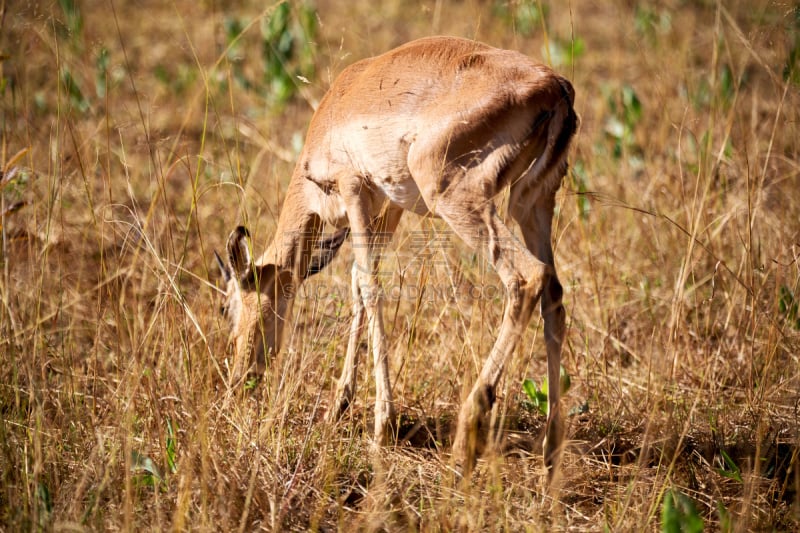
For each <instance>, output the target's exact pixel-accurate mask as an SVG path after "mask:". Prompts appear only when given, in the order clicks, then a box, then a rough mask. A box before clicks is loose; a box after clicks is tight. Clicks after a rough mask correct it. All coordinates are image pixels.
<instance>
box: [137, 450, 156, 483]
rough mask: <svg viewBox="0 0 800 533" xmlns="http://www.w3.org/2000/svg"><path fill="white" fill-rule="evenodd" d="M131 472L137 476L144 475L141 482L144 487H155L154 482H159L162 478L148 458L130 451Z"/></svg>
mask: <svg viewBox="0 0 800 533" xmlns="http://www.w3.org/2000/svg"><path fill="white" fill-rule="evenodd" d="M131 471H132V472H134V473H137V474H141V473H144V474H145V475H144V477H143V480H144V482H145V484H146V485H149V486H152V485H155V482H156V481H158V482H161V481H163V480H164V478H163V477H162V476H161V471H160V470H159V469H158V467H157V466H156V464H155V463H154V462H153V460H152V459H150V458H149V457H148V456H146V455H144V454H141V453H139V452H137V451H136V450H132V451H131Z"/></svg>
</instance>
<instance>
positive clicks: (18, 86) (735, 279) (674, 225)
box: [0, 0, 800, 531]
mask: <svg viewBox="0 0 800 533" xmlns="http://www.w3.org/2000/svg"><path fill="white" fill-rule="evenodd" d="M432 34H451V35H459V36H463V37H470V38H475V39H478V40H482V41H485V42H488V43H490V44H493V45H495V46H500V47H506V48H513V49H517V50H520V51H523V52H525V53H527V54H528V55H531V56H534V57H538V58H540V59H541V60H542V61H544V62H546V63H549V64H551V65H553V66H554V67H555V68H556V69H557V70H558V71H559V72H560V73H562V74H563V75H565V76H567V77H569V78H570V79H571V80H572V82H573V84H574V86H575V89H576V93H577V98H576V109H577V111H578V113H579V114H580V115H581V119H582V121H581V127H580V130H579V133H578V135H577V136H576V141H575V146H574V148H573V152H572V157H571V160H572V166H571V169H570V172H569V173H568V175H567V177H566V179H565V181H564V184H563V186H562V188H561V191H560V192H559V196H558V202H559V204H558V210H557V215H556V223H555V231H554V243H555V249H556V258H557V259H556V260H557V263H558V266H559V272H560V277H561V280H562V282H563V283H564V286H565V304H566V307H567V315H568V319H567V320H568V335H567V339H566V342H565V347H564V353H563V366H564V380H563V381H564V385H565V388H566V384H567V381H568V382H569V390H568V391H567V393H566V397H565V405H564V409H565V411H568V412H569V415H568V416H567V417H566V420H567V424H566V425H567V436H568V439H569V443H568V447H567V449H566V452H565V454H564V457H563V462H562V465H561V469H560V471H559V473H558V476H557V478H556V480H555V483H554V485H553V486H552V487H551V488H550V489H549V490H547V489H546V488H545V484H544V481H545V475H544V467H543V461H542V458H541V438H542V430H543V421H544V416H543V414H542V411H543V410H544V409H546V395H544V394H543V393H542V392H541V389H542V388H543V387H542V378H543V376H544V374H545V357H544V355H545V351H544V343H543V342H542V338H541V337H542V331H541V323H540V321H538V320H534V322H533V323H532V324H531V326H530V328H529V330H528V331H527V333H526V336H525V339H524V342H523V343H522V347H521V348H520V349H519V351H518V356H517V357H516V359H515V360H514V361H513V363H512V364H511V365H510V367H509V368H507V369H506V375H505V376H506V377H505V379H504V381H503V384H502V387H501V391H500V396H499V401H498V402H497V403H496V404H495V409H494V411H493V422H494V426H493V428H492V430H491V431H490V434H489V435H488V436H487V439H488V442H489V446H488V448H487V450H486V452H485V454H484V456H483V458H482V459H481V461H480V462H479V464H478V468H477V470H476V472H475V473H474V474H473V475H472V476H471V477H470V478H469V479H466V480H459V479H458V478H457V477H456V476H455V475H454V473H453V471H452V469H451V467H450V462H449V461H450V458H449V453H448V452H449V442H450V439H451V426H452V422H453V419H454V417H455V415H456V413H457V409H458V405H459V404H460V402H461V400H462V398H463V397H464V395H465V394H466V393H467V392H468V390H469V387H470V386H471V384H472V380H473V379H474V378H475V376H476V374H477V371H478V369H479V368H480V365H481V363H482V360H483V358H484V356H485V354H486V353H487V350H488V349H489V347H490V346H491V343H492V342H493V340H494V336H495V334H496V328H497V326H498V324H499V322H500V317H501V316H502V311H503V310H502V299H503V293H502V288H501V285H500V284H499V282H498V280H497V278H496V275H495V274H494V273H493V272H492V271H491V269H490V268H488V267H487V266H486V263H485V261H484V260H483V258H481V257H480V256H476V255H475V254H474V253H472V252H471V251H469V250H467V249H465V248H464V247H463V246H462V244H461V243H460V242H459V241H458V239H457V238H456V237H454V236H452V235H451V234H450V232H449V231H448V229H447V228H446V226H444V225H442V224H441V223H440V222H438V221H435V220H428V219H422V218H419V217H416V216H414V215H406V217H405V218H404V220H403V222H402V223H401V228H400V231H399V233H398V234H397V235H396V236H395V238H394V241H393V244H392V246H391V247H390V251H389V252H388V253H386V254H385V256H384V257H383V261H382V263H381V264H382V267H381V279H382V283H383V284H384V287H385V289H386V295H387V305H386V313H385V315H386V323H387V330H388V332H389V334H390V335H391V339H392V341H391V342H392V344H391V354H392V360H391V372H392V379H393V384H394V396H395V398H396V400H397V407H398V411H399V413H400V417H399V420H398V423H397V428H396V439H395V441H394V442H395V443H394V444H393V445H391V446H389V447H386V448H385V449H382V450H381V451H380V452H379V453H378V454H377V455H372V454H371V453H370V434H371V423H370V422H371V421H370V418H371V413H372V409H371V405H372V403H371V398H372V392H371V387H372V385H371V381H370V378H369V376H370V373H371V363H370V362H369V357H362V359H363V360H364V361H365V363H364V364H362V368H361V374H360V377H359V386H360V390H359V391H358V398H357V401H356V402H355V404H354V405H353V406H352V407H351V409H350V411H349V412H348V414H347V416H346V417H345V418H344V419H343V420H342V421H341V422H339V423H337V424H326V423H325V422H324V421H323V417H324V413H325V411H326V409H327V406H328V402H329V401H330V396H331V393H332V391H333V388H334V386H335V380H336V378H337V377H338V372H339V369H340V366H341V360H342V355H343V352H344V348H345V345H346V332H347V329H348V326H349V319H350V312H351V311H350V305H349V262H348V256H349V255H350V254H349V249H348V248H349V246H350V245H349V244H345V247H344V249H343V252H342V253H341V254H340V257H338V258H337V259H336V260H335V261H334V263H333V264H332V265H331V267H330V268H329V269H328V270H326V271H325V272H324V273H322V274H320V275H318V276H317V277H315V278H314V280H313V281H312V282H310V283H309V284H307V285H306V286H304V288H303V290H302V291H301V292H300V293H299V294H298V295H297V302H296V304H295V313H294V318H293V320H292V322H291V323H290V324H289V326H288V329H287V344H288V346H287V348H286V349H284V350H283V352H282V353H280V354H278V355H277V356H276V357H275V358H273V359H272V360H271V361H270V364H269V368H268V371H267V373H266V374H265V376H264V377H263V378H262V379H261V380H251V381H248V382H246V383H244V384H239V385H237V386H235V387H232V386H230V385H229V383H228V378H229V375H230V371H231V369H232V368H233V367H234V366H235V365H236V364H238V363H237V362H236V361H233V360H231V356H232V351H231V350H230V347H229V346H228V343H227V340H228V339H227V330H226V324H225V323H224V321H223V319H222V317H221V316H220V314H219V305H220V294H219V290H218V285H219V279H218V277H219V273H218V272H217V270H216V267H215V266H214V261H213V251H214V249H219V250H222V249H223V248H224V246H225V240H226V238H227V235H228V233H229V232H230V230H231V229H232V228H233V227H234V226H236V225H237V224H241V223H244V224H246V225H247V226H248V227H249V228H250V230H251V233H252V235H253V242H254V247H255V248H256V252H258V251H260V250H261V249H262V248H263V246H264V245H265V243H266V242H267V241H268V239H269V238H270V237H271V236H272V232H273V230H274V227H275V221H276V219H277V215H278V213H279V212H280V206H281V202H282V199H283V194H284V191H285V187H286V184H287V182H288V179H289V175H290V173H291V169H292V163H293V161H294V159H295V157H296V155H297V154H298V152H299V150H300V148H301V146H302V143H303V138H304V130H305V127H306V125H307V123H308V120H309V118H310V116H311V114H312V112H313V109H314V107H315V105H316V104H317V102H318V101H319V100H320V98H321V97H322V95H323V94H324V92H325V90H326V88H327V87H328V86H329V85H330V83H331V81H332V80H333V78H334V77H335V76H336V74H337V73H338V72H340V71H341V70H342V68H343V67H345V66H346V65H348V64H350V63H352V62H353V61H355V60H357V59H359V58H362V57H366V56H370V55H375V54H378V53H381V52H383V51H386V50H388V49H390V48H392V47H393V46H396V45H399V44H401V43H403V42H406V41H408V40H410V39H413V38H417V37H422V36H427V35H432ZM0 61H1V63H0V65H1V66H2V72H1V73H0V170H1V171H2V174H0V201H1V203H0V224H2V228H1V231H2V235H1V239H2V240H1V242H0V244H1V245H2V247H1V250H2V252H1V255H0V302H1V305H0V413H1V414H2V416H0V479H1V480H2V489H1V490H0V524H2V526H0V529H5V530H32V529H46V530H50V529H52V530H104V529H111V530H115V529H125V530H139V529H156V530H160V529H174V530H183V529H192V530H195V529H198V530H233V529H238V530H241V531H249V530H258V529H266V530H308V529H312V530H314V529H319V530H333V529H344V530H353V529H364V530H388V531H394V530H407V529H410V530H416V529H419V530H426V531H430V530H451V529H459V530H470V531H472V530H511V531H518V530H531V531H545V530H547V531H550V530H603V531H641V530H651V531H652V530H661V531H701V530H703V528H704V527H705V528H706V529H707V530H721V531H752V530H755V531H789V530H798V529H800V496H799V495H798V489H800V470H799V467H800V462H799V461H798V444H799V442H800V364H798V363H799V361H798V358H800V312H798V309H799V306H800V263H798V258H799V257H800V142H798V139H800V123H799V122H798V119H800V8H798V7H797V6H796V5H795V4H794V3H792V2H783V1H778V0H756V1H744V0H726V1H722V0H718V1H716V2H715V1H712V0H694V1H690V0H658V1H645V0H611V1H604V2H598V1H590V0H572V1H571V2H555V1H550V0H460V1H449V0H436V1H434V0H430V1H420V2H401V1H399V0H386V1H379V2H376V1H365V0H352V1H350V2H346V3H343V2H334V1H330V0H316V1H315V2H312V1H310V0H308V1H301V0H297V1H292V2H288V3H280V2H272V1H266V2H254V1H252V0H234V1H231V2H218V1H215V0H204V1H201V2H190V1H186V0H172V1H170V2H160V1H153V0H131V1H123V0H103V1H98V0H57V1H55V0H49V1H37V0H15V1H9V0H0ZM498 201H499V203H500V204H502V202H503V198H500V199H498ZM365 349H366V348H365Z"/></svg>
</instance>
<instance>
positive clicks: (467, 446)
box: [225, 37, 577, 470]
mask: <svg viewBox="0 0 800 533" xmlns="http://www.w3.org/2000/svg"><path fill="white" fill-rule="evenodd" d="M573 100H574V92H573V89H572V86H571V85H570V83H569V82H568V81H567V80H566V79H564V78H562V77H560V76H558V75H556V74H555V73H554V72H553V71H552V70H550V69H549V68H548V67H546V66H544V65H541V64H537V63H535V62H533V61H531V60H530V59H528V58H527V57H526V56H524V55H522V54H519V53H517V52H512V51H507V50H499V49H496V48H491V47H489V46H487V45H484V44H481V43H478V42H475V41H469V40H464V39H455V38H449V37H434V38H429V39H422V40H418V41H413V42H411V43H408V44H406V45H404V46H401V47H399V48H397V49H395V50H392V51H390V52H387V53H386V54H383V55H381V56H377V57H374V58H370V59H365V60H363V61H359V62H358V63H355V64H353V65H351V66H350V67H348V68H347V69H345V70H344V71H343V72H342V74H341V75H340V76H339V77H338V79H337V80H336V81H335V82H334V84H333V85H332V87H331V89H330V90H329V91H328V93H327V94H326V95H325V97H324V98H323V100H322V102H321V103H320V106H319V109H318V110H317V112H316V113H315V115H314V117H313V119H312V120H311V124H310V126H309V129H308V135H307V138H306V143H305V147H304V149H303V152H302V154H301V156H300V160H299V161H298V163H297V166H296V168H295V171H294V174H293V176H292V180H291V182H290V184H289V188H288V190H287V196H286V200H285V202H284V205H283V210H282V212H281V216H280V219H279V222H278V228H277V233H276V236H275V239H274V241H273V242H272V244H271V245H270V246H269V247H268V248H267V250H266V251H265V252H264V254H263V255H262V256H261V257H260V258H259V259H258V260H257V261H256V262H255V263H252V262H251V261H250V260H249V255H247V254H244V256H242V254H241V253H239V251H238V250H240V249H242V248H245V247H246V244H245V243H244V241H243V238H244V237H243V230H237V232H238V233H237V232H234V234H232V235H231V240H232V243H229V259H228V264H227V265H226V266H225V268H226V270H227V274H228V276H227V277H230V278H231V279H230V281H229V282H228V295H227V303H226V305H227V309H228V314H229V316H230V319H231V325H232V332H231V336H232V339H233V340H234V341H235V344H236V350H237V356H238V358H239V359H240V360H246V361H252V362H255V363H256V364H257V366H258V367H259V368H261V367H263V358H264V357H265V355H267V354H268V353H269V352H271V351H272V352H275V351H277V350H278V349H279V348H280V331H281V329H282V323H283V320H284V319H285V318H286V316H288V314H289V313H290V312H291V293H293V290H294V288H295V287H296V286H298V285H299V284H300V283H301V282H302V280H303V279H304V278H305V277H306V275H307V272H308V270H309V265H310V264H311V262H312V261H313V260H312V255H313V253H314V250H315V246H316V245H317V240H318V238H319V231H320V229H321V227H322V225H323V223H328V224H332V225H335V226H337V227H345V226H349V227H350V229H351V233H352V238H353V244H354V246H353V249H354V255H355V264H354V268H353V325H352V327H351V330H350V336H349V342H348V348H347V355H346V359H345V363H344V371H343V373H342V377H341V378H340V380H339V384H338V387H337V390H336V396H335V398H334V403H333V407H332V408H331V410H330V412H329V419H330V420H335V418H336V417H337V416H338V415H339V413H340V412H341V411H342V410H343V409H344V408H346V407H347V405H349V403H350V402H351V401H352V400H353V398H354V394H355V381H356V365H357V359H358V339H359V336H360V334H361V333H362V331H363V330H364V329H366V330H367V333H368V336H369V340H370V345H371V349H372V354H373V357H374V361H375V379H376V396H377V398H376V403H375V430H374V431H375V433H374V435H375V442H376V443H384V442H386V440H387V438H388V433H389V428H390V422H391V420H392V419H393V417H394V411H393V405H392V395H391V386H390V383H389V367H388V359H387V358H388V353H387V349H386V340H385V333H384V328H383V319H382V309H383V306H382V301H381V295H380V290H379V285H378V280H377V277H376V275H375V269H376V266H377V264H376V263H377V257H378V255H379V253H380V250H381V247H382V246H383V245H384V244H385V242H384V241H385V239H375V235H376V234H378V233H386V232H388V233H389V234H391V233H392V232H393V231H394V229H395V228H396V226H397V223H398V222H399V220H400V216H401V214H402V212H403V211H412V212H415V213H417V214H422V215H424V214H431V215H433V216H437V217H441V218H442V219H444V220H445V221H446V222H447V223H448V224H449V225H450V226H451V227H452V229H453V231H454V232H455V233H456V234H457V235H458V236H459V237H461V239H463V240H464V241H465V242H466V243H467V244H468V245H470V246H472V247H473V248H475V249H480V250H482V251H483V252H484V253H486V255H487V257H488V259H489V261H490V262H491V263H492V265H493V266H494V268H495V269H496V270H497V272H498V274H499V276H500V279H501V280H502V282H503V283H504V284H505V286H506V289H507V299H506V305H505V312H504V316H503V322H502V324H501V326H500V334H499V336H498V338H497V340H496V342H495V344H494V347H493V348H492V350H491V352H490V353H489V356H488V358H487V360H486V363H485V365H484V367H483V370H482V371H481V373H480V376H479V377H478V380H477V382H476V383H475V385H474V387H473V388H472V392H471V393H470V395H469V397H468V398H467V399H466V400H465V402H464V404H463V406H462V408H461V412H460V414H459V419H458V428H457V433H456V439H455V442H454V445H453V448H454V450H453V452H454V457H455V458H456V460H457V462H458V464H459V465H461V466H463V467H464V468H465V469H466V470H469V469H470V468H472V466H473V464H474V461H475V456H476V453H477V450H478V448H479V446H480V442H479V438H478V434H479V431H478V428H479V426H480V425H481V424H482V423H483V422H484V418H485V416H486V414H487V413H488V411H489V410H490V408H491V406H492V403H493V401H494V396H495V391H496V388H497V385H498V382H499V380H500V377H501V375H502V372H503V368H504V367H505V364H506V361H507V358H508V357H509V356H510V355H511V354H512V353H513V352H514V349H515V348H516V346H517V343H518V342H519V338H520V336H521V335H522V332H523V331H524V329H525V327H526V325H527V324H528V322H529V320H530V317H531V314H532V312H533V309H534V307H535V305H536V304H537V302H538V301H539V300H540V298H541V310H542V314H543V316H544V320H545V342H546V345H547V358H548V382H549V384H550V390H549V398H550V402H549V405H550V412H549V413H548V421H547V424H548V425H547V435H546V444H545V460H546V463H547V464H548V466H552V465H553V464H555V462H556V460H557V458H558V453H559V448H560V442H561V429H560V418H559V390H558V384H559V367H560V351H561V343H562V340H563V336H564V309H563V307H562V305H561V285H560V284H559V282H558V279H557V277H556V273H555V267H554V260H553V251H552V247H551V242H550V238H551V237H550V224H551V219H552V216H553V208H554V195H555V192H556V190H557V189H558V187H559V185H560V182H561V179H562V177H563V176H564V173H565V172H566V166H567V163H566V154H567V149H568V146H569V142H570V139H571V137H572V135H573V133H574V131H575V128H576V127H577V118H576V116H575V113H574V111H573V108H572V105H573ZM504 187H510V188H511V194H510V205H509V213H510V215H511V217H512V218H513V219H514V220H515V221H516V222H517V223H518V224H519V227H520V229H521V233H522V237H523V240H524V245H523V243H521V242H520V241H519V240H518V239H517V238H516V237H515V236H514V235H513V234H512V232H511V230H510V229H509V228H508V227H507V226H506V225H505V224H504V223H503V222H502V220H501V219H500V218H499V217H498V215H497V214H496V212H495V205H494V198H495V197H496V195H497V194H498V193H499V192H500V191H502V190H503V188H504ZM237 246H238V247H237ZM323 265H324V263H323ZM254 273H255V275H254ZM286 288H289V289H290V290H288V291H287V290H286ZM276 310H277V312H276ZM233 315H235V316H233Z"/></svg>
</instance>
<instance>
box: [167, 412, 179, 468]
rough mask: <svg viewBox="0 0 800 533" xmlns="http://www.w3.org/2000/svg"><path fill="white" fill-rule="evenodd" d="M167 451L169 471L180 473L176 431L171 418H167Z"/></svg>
mask: <svg viewBox="0 0 800 533" xmlns="http://www.w3.org/2000/svg"><path fill="white" fill-rule="evenodd" d="M166 451H167V467H168V468H169V471H170V472H171V473H173V474H174V473H176V472H177V471H178V462H177V457H178V453H177V451H176V441H175V430H174V429H173V427H172V420H170V419H169V418H167V442H166Z"/></svg>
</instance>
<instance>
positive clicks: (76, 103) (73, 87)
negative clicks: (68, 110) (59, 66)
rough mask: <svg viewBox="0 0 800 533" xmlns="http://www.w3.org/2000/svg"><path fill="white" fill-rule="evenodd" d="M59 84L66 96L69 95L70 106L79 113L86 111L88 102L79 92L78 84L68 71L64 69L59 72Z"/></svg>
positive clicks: (81, 92)
mask: <svg viewBox="0 0 800 533" xmlns="http://www.w3.org/2000/svg"><path fill="white" fill-rule="evenodd" d="M61 83H62V84H63V85H64V89H65V90H66V91H67V95H69V102H70V105H72V107H73V108H74V109H77V110H78V111H80V112H81V113H85V112H86V111H88V110H89V101H88V100H87V99H86V97H85V96H83V91H81V88H80V86H79V85H78V82H77V81H75V78H73V77H72V74H71V73H70V71H69V70H67V69H64V70H62V71H61Z"/></svg>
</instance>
